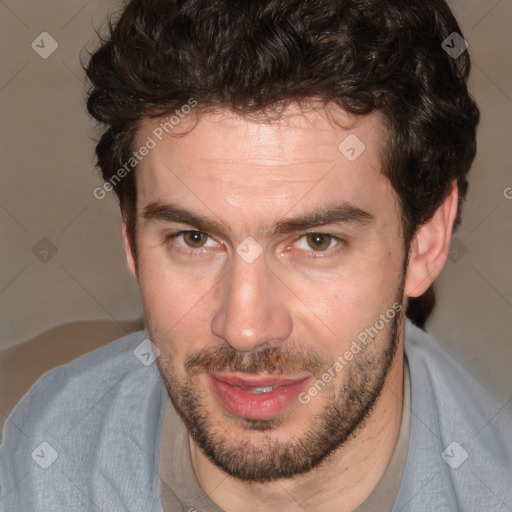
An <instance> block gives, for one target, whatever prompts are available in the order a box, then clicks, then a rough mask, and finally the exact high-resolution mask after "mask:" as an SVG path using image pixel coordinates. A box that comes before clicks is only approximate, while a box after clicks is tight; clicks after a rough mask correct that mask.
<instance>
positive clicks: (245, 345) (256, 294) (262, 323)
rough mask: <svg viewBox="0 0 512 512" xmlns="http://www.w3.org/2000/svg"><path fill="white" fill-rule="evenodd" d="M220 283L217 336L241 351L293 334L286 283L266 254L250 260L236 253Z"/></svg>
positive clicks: (214, 330) (214, 331) (214, 327)
mask: <svg viewBox="0 0 512 512" xmlns="http://www.w3.org/2000/svg"><path fill="white" fill-rule="evenodd" d="M219 286H220V287H221V290H220V304H219V309H218V310H217V312H216V314H215V315H214V317H213V319H212V324H211V330H212V334H213V335H214V336H216V337H218V338H221V339H223V340H224V341H225V342H226V343H228V344H229V345H231V346H232V347H233V348H235V349H236V350H238V351H240V352H251V351H255V350H257V349H259V348H262V347H266V346H276V345H279V344H281V343H283V342H284V341H285V340H286V339H287V338H288V337H289V336H290V335H291V333H292V330H293V323H292V318H291V316H290V314H289V312H288V311H287V308H286V291H285V287H284V286H283V284H282V283H281V282H280V281H279V279H278V278H277V277H276V276H275V275H274V274H273V273H272V271H271V270H270V269H268V268H267V266H266V264H265V259H264V255H262V256H260V257H259V258H258V259H257V260H256V261H253V262H252V263H247V262H246V261H244V260H243V259H242V258H240V257H239V256H238V255H236V254H235V257H234V263H233V267H232V269H231V271H230V272H229V274H228V276H226V279H224V280H222V282H221V283H220V284H219ZM288 293H289V292H288Z"/></svg>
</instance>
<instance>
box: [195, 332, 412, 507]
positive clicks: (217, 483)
mask: <svg viewBox="0 0 512 512" xmlns="http://www.w3.org/2000/svg"><path fill="white" fill-rule="evenodd" d="M400 331H401V332H400V333H399V335H398V336H399V340H398V348H397V353H396V356H395V359H394V361H393V365H392V367H391V369H390V372H389V374H388V377H387V379H386V382H385V384H384V388H383V390H382V393H381V395H380V397H379V399H378V401H377V403H376V405H375V407H374V409H373V411H372V412H371V414H370V416H369V417H368V418H367V420H366V421H365V423H364V425H362V426H361V427H360V429H359V430H358V431H357V432H356V433H355V434H354V435H353V436H352V437H351V438H350V440H348V441H347V442H346V443H345V444H344V445H343V446H341V447H340V448H339V449H338V450H337V451H335V452H334V453H333V454H331V455H330V456H329V457H328V458H327V459H326V460H325V461H324V463H322V464H320V466H318V467H317V468H315V469H313V470H311V471H309V472H308V473H306V474H304V475H299V476H297V477H294V478H291V479H282V480H280V481H276V482H272V483H270V484H269V483H266V484H255V483H246V482H243V481H241V480H238V479H236V478H233V477H231V476H229V475H227V474H226V473H224V472H223V471H222V470H221V469H219V468H218V467H217V466H216V465H215V464H213V463H212V462H211V461H210V460H209V459H208V458H207V457H206V456H205V455H204V454H203V453H202V451H201V450H200V449H199V447H198V446H197V445H196V444H195V443H194V441H193V440H192V439H191V438H190V436H189V442H190V453H191V460H192V467H193V469H194V473H195V475H196V478H197V480H198V482H199V485H200V486H201V487H202V489H203V490H204V491H205V492H206V493H207V494H208V495H209V497H210V499H211V500H212V501H214V502H215V503H216V504H217V505H218V506H219V507H220V508H222V509H223V510H224V511H225V512H235V511H239V510H245V511H247V512H253V511H254V512H256V511H260V510H262V509H264V510H266V511H268V512H303V511H304V510H321V509H323V508H324V507H326V509H327V510H337V511H339V512H351V511H353V510H354V509H356V508H357V507H358V506H359V505H361V504H362V503H363V502H364V501H365V500H366V498H367V497H368V496H369V495H370V494H371V492H372V491H373V489H374V488H375V487H376V486H377V484H378V482H379V480H380V479H381V477H382V475H383V474H384V472H385V470H386V467H387V465H388V463H389V461H390V459H391V456H392V455H393V451H394V449H395V446H396V442H397V439H398V434H399V432H400V424H401V419H402V410H403V372H404V362H403V336H404V332H403V330H400Z"/></svg>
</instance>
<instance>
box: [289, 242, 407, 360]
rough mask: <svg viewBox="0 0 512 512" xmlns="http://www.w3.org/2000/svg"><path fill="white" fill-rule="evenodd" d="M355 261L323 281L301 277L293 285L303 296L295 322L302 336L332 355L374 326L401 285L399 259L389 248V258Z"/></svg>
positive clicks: (297, 305)
mask: <svg viewBox="0 0 512 512" xmlns="http://www.w3.org/2000/svg"><path fill="white" fill-rule="evenodd" d="M352 263H353V264H352V265H351V266H350V267H346V268H344V269H343V270H342V271H340V272H338V273H335V274H334V273H333V274H331V276H330V278H328V279H324V280H322V281H321V282H314V281H312V280H310V279H304V278H300V279H295V280H294V285H293V286H292V288H293V289H294V291H296V295H297V296H298V297H299V298H300V301H297V304H296V309H295V311H294V323H295V325H296V327H297V328H298V330H299V331H300V332H301V337H302V338H303V339H304V341H305V342H306V343H314V344H316V345H317V348H319V349H321V350H325V351H327V352H330V353H331V354H332V353H333V350H334V352H336V355H338V353H340V351H343V350H344V344H345V343H348V344H350V341H351V340H352V338H353V337H355V336H357V334H359V333H360V332H361V331H362V330H364V329H365V328H366V327H369V326H372V325H374V323H375V321H376V320H377V319H379V317H380V315H381V314H384V313H386V311H387V310H388V309H389V308H390V307H391V306H392V304H393V302H394V301H395V299H396V293H397V289H398V287H399V285H400V278H401V266H400V262H399V261H398V259H397V257H396V255H393V254H391V253H389V251H388V253H386V257H381V258H379V259H377V258H376V259H375V260H371V259H368V258H366V259H360V260H359V261H357V262H355V260H353V262H352ZM304 306H306V307H304Z"/></svg>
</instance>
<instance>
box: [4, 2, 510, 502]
mask: <svg viewBox="0 0 512 512" xmlns="http://www.w3.org/2000/svg"><path fill="white" fill-rule="evenodd" d="M461 40H463V39H462V36H461V34H460V29H459V27H458V25H457V23H456V21H455V19H454V18H453V15H452V14H451V12H450V10H449V8H448V7H447V6H446V4H445V3H444V1H443V0H435V1H430V2H424V1H423V0H413V1H407V2H403V1H400V0H387V1H382V0H380V1H377V0H325V1H322V2H308V1H307V0H291V1H288V2H282V1H281V2H278V1H273V0H253V1H251V2H234V1H232V2H227V1H221V0H208V1H206V0H183V1H179V2H178V1H176V0H174V1H171V0H152V1H141V0H132V1H131V2H129V3H128V4H127V5H126V7H125V8H124V10H123V11H122V14H121V16H120V18H119V20H118V21H117V22H116V23H114V24H112V25H111V26H110V33H109V35H108V37H106V38H105V39H104V40H103V42H102V46H101V47H100V48H99V49H98V50H97V51H96V52H95V53H94V54H93V55H92V58H91V61H90V62H89V64H88V66H87V68H86V69H87V74H88V77H89V79H90V81H91V89H90V91H89V96H88V109H89V112H90V113H91V114H92V115H93V116H94V117H95V118H96V119H97V120H98V121H100V122H102V123H103V124H104V125H105V127H106V131H105V133H104V135H103V136H102V138H101V140H100V141H99V143H98V145H97V150H96V152H97V156H98V164H99V167H100V168H101V170H102V173H103V177H104V180H105V185H104V186H103V187H99V188H98V189H96V190H95V192H94V194H95V195H96V196H97V195H101V194H105V193H106V192H108V191H111V190H114V191H115V193H116V194H117V195H118V197H119V200H120V206H121V211H122V214H123V237H124V244H125V249H126V256H127V262H128V267H129V270H130V272H131V273H132V275H133V277H134V278H135V279H136V280H137V282H138V284H139V286H140V289H141V296H142V300H143V305H144V314H145V320H146V325H147V331H141V332H138V333H134V334H132V335H129V336H127V337H125V338H122V339H120V340H117V341H115V342H113V343H111V344H109V345H107V346H105V347H103V348H101V349H99V350H97V351H94V352H91V353H89V354H86V355H85V356H83V357H81V358H79V359H77V360H75V361H74V362H72V363H70V364H68V365H66V366H63V367H59V368H57V369H55V370H53V371H51V372H49V373H47V374H46V375H45V376H44V377H42V378H41V379H40V380H39V381H38V382H37V383H36V384H35V385H34V387H33V388H32V389H31V390H30V391H29V393H28V394H27V395H26V396H25V397H24V398H23V399H22V400H21V402H20V403H19V404H18V406H17V407H16V409H15V410H14V411H13V413H12V414H11V416H10V418H9V420H8V421H7V422H6V426H5V428H4V434H3V439H4V441H3V444H2V446H1V447H0V457H1V461H2V462H1V472H0V486H1V495H0V504H1V506H2V507H3V509H2V510H9V511H18V510H19V511H28V510H30V511H43V510H45V511H46V510H66V511H67V510H101V511H109V510H116V511H117V510H129V511H136V510H137V511H138V510H141V511H142V510H143V511H149V510H151V511H163V510H170V511H182V510H183V511H189V512H191V511H206V510H208V511H217V512H218V511H227V512H233V511H239V510H245V511H256V510H258V511H260V510H265V511H276V510H279V511H302V510H308V511H309V510H311V511H313V510H336V511H342V512H349V511H355V510H357V511H359V512H361V511H377V510H378V511H390V510H392V511H393V512H398V511H400V510H412V511H415V512H416V511H420V512H421V511H456V510H461V511H480V510H493V511H501V510H503V511H505V510H511V509H512V493H511V491H510V482H511V477H512V470H511V446H512V437H511V430H512V429H511V424H512V423H511V420H510V416H509V415H508V413H506V412H505V409H503V408H502V405H500V404H499V403H497V402H496V401H495V400H494V399H493V398H492V397H490V396H489V395H488V394H487V393H486V392H485V391H484V390H483V389H482V388H480V387H479V385H478V384H477V383H476V382H475V381H474V380H473V379H471V378H470V377H469V376H468V375H467V374H466V373H465V371H464V370H462V369H461V367H460V366H459V365H458V364H457V363H456V362H454V361H453V360H452V359H451V358H450V357H449V356H448V355H447V354H446V353H445V352H444V351H443V350H442V349H441V348H440V347H439V345H438V344H437V343H436V342H435V341H434V340H433V339H432V338H431V337H430V336H428V335H427V334H426V333H425V332H423V331H422V330H420V329H418V328H417V327H416V326H415V325H413V324H412V323H411V321H410V320H408V319H406V315H405V313H406V310H407V305H408V303H409V300H412V299H414V298H418V297H421V296H422V295H423V294H424V293H425V292H426V291H427V290H428V289H429V287H430V286H431V284H432V282H433V281H434V279H435V278H436V277H437V276H438V275H439V273H440V272H441V269H442V268H443V266H444V264H445V262H446V258H447V254H448V251H449V246H450V239H451V235H452V231H453V229H454V228H455V227H456V226H457V224H458V222H459V220H460V207H461V204H462V201H463V199H464V197H465V195H466V190H467V179H466V176H467V172H468V170H469V168H470V165H471V163H472V161H473V158H474V155H475V147H476V145H475V130H476V126H477V124H478V118H479V113H478V109H477V107H476V105H475V103H474V102H473V100H472V99H471V97H470V96H469V95H468V91H467V86H466V81H467V77H468V74H469V67H470V61H469V56H468V54H467V51H464V50H465V48H464V49H462V48H461V51H460V53H459V55H457V56H456V57H454V54H453V52H452V54H451V55H450V54H449V52H447V51H446V46H448V47H449V48H451V49H452V50H453V48H454V47H455V46H456V45H457V44H459V45H460V41H461Z"/></svg>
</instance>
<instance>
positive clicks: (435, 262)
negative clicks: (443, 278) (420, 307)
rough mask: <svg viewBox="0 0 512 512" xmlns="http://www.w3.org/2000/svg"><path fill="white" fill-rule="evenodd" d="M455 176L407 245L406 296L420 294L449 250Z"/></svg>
mask: <svg viewBox="0 0 512 512" xmlns="http://www.w3.org/2000/svg"><path fill="white" fill-rule="evenodd" d="M458 198H459V194H458V188H457V180H453V181H452V184H451V191H450V194H448V196H447V197H446V199H445V200H444V202H443V204H442V205H441V206H440V207H439V208H438V209H437V211H436V213H435V214H434V216H433V217H432V218H431V219H430V220H428V221H427V222H425V223H424V224H423V225H422V226H420V228H419V229H418V231H417V233H416V235H415V237H414V239H413V241H412V243H411V247H410V249H409V266H408V269H407V276H406V280H405V289H404V294H405V296H406V297H419V296H420V295H423V293H425V291H426V290H427V289H428V287H429V286H430V285H431V284H432V281H434V279H435V278H436V277H437V276H438V275H439V274H440V273H441V270H442V269H443V267H444V265H445V263H446V260H447V258H448V254H449V251H450V242H451V238H452V230H453V223H454V221H455V217H456V215H457V205H458Z"/></svg>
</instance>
